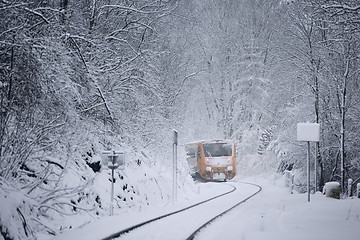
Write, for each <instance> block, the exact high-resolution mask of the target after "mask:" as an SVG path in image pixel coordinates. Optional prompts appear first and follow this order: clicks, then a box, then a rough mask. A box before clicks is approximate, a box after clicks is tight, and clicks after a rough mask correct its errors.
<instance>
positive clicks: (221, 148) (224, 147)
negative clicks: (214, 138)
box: [204, 143, 233, 157]
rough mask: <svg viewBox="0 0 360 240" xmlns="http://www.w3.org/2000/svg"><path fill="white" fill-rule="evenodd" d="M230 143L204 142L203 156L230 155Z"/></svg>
mask: <svg viewBox="0 0 360 240" xmlns="http://www.w3.org/2000/svg"><path fill="white" fill-rule="evenodd" d="M232 146H233V145H232V144H231V143H204V152H205V157H223V156H232Z"/></svg>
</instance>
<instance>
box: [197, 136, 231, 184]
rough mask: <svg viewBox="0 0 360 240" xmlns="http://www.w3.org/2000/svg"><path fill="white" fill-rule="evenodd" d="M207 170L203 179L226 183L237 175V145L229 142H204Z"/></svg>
mask: <svg viewBox="0 0 360 240" xmlns="http://www.w3.org/2000/svg"><path fill="white" fill-rule="evenodd" d="M203 147H204V149H203V150H204V151H203V153H204V156H205V162H204V165H203V166H205V169H203V170H204V171H202V174H201V173H200V174H201V175H202V177H203V178H205V179H207V180H214V181H226V180H229V179H232V178H234V177H235V174H236V150H235V144H234V143H233V142H232V141H230V140H228V141H226V140H222V141H221V140H218V141H211V142H204V144H203Z"/></svg>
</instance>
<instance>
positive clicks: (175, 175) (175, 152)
mask: <svg viewBox="0 0 360 240" xmlns="http://www.w3.org/2000/svg"><path fill="white" fill-rule="evenodd" d="M177 145H178V132H177V131H176V130H174V131H173V196H172V203H173V204H174V203H175V201H176V198H177V196H176V195H177Z"/></svg>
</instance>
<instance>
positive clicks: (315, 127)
mask: <svg viewBox="0 0 360 240" xmlns="http://www.w3.org/2000/svg"><path fill="white" fill-rule="evenodd" d="M297 140H298V141H301V142H307V193H308V202H310V142H319V140H320V124H318V123H298V124H297ZM315 174H316V169H315ZM315 184H316V183H315ZM315 188H316V187H315Z"/></svg>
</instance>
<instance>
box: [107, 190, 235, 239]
mask: <svg viewBox="0 0 360 240" xmlns="http://www.w3.org/2000/svg"><path fill="white" fill-rule="evenodd" d="M226 184H227V183H226ZM228 185H230V186H231V187H232V188H233V189H232V190H230V191H228V192H225V193H222V194H219V195H216V196H215V197H212V198H209V199H206V200H204V201H201V202H198V203H196V204H193V205H190V206H187V207H185V208H182V209H179V210H176V211H174V212H170V213H167V214H164V215H161V216H159V217H156V218H152V219H149V220H147V221H145V222H142V223H138V224H136V225H133V226H130V227H128V228H125V229H123V230H121V231H118V232H116V233H113V234H111V235H109V236H107V237H105V238H102V239H101V240H111V239H114V238H118V237H120V236H121V235H123V234H125V233H129V232H131V231H133V230H134V229H136V228H139V227H142V226H144V225H146V224H149V223H152V222H155V221H157V220H160V219H162V218H166V217H169V216H171V215H174V214H177V213H180V212H183V211H186V210H188V209H191V208H193V207H196V206H199V205H201V204H204V203H206V202H209V201H212V200H214V199H216V198H219V197H222V196H225V195H227V194H230V193H232V192H234V191H235V190H236V187H235V186H233V185H231V184H228Z"/></svg>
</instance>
